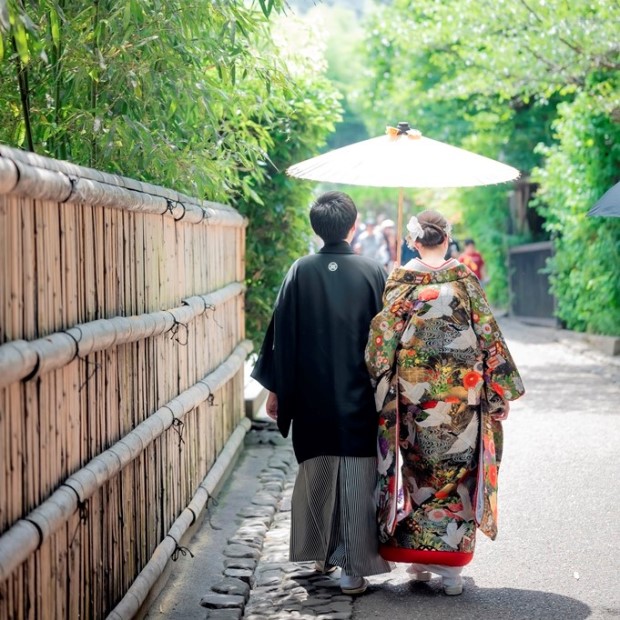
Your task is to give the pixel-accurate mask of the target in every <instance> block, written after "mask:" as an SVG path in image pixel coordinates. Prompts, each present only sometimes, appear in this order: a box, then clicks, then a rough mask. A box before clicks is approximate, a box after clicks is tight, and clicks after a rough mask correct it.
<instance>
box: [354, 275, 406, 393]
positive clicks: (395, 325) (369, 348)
mask: <svg viewBox="0 0 620 620" xmlns="http://www.w3.org/2000/svg"><path fill="white" fill-rule="evenodd" d="M410 292H411V287H410V286H407V285H402V284H397V283H394V282H391V281H390V280H388V282H387V285H386V288H385V293H384V296H383V309H382V310H381V311H380V312H379V313H378V314H377V315H376V316H375V317H374V318H373V319H372V321H371V323H370V333H369V336H368V343H367V345H366V351H365V360H366V366H367V368H368V372H369V374H370V378H371V379H372V381H373V384H374V385H375V386H376V385H377V383H379V381H380V380H381V379H382V378H383V377H385V376H386V375H390V374H392V373H393V371H394V368H395V366H396V351H397V349H398V346H399V345H400V338H401V336H402V334H403V331H404V329H405V326H406V323H407V321H408V318H409V315H410V313H411V309H412V308H413V304H412V303H411V301H409V300H408V299H407V297H408V293H410Z"/></svg>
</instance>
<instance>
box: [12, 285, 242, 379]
mask: <svg viewBox="0 0 620 620" xmlns="http://www.w3.org/2000/svg"><path fill="white" fill-rule="evenodd" d="M244 290H245V286H244V285H243V284H241V283H239V282H233V283H231V284H228V285H226V286H224V287H222V288H221V289H218V290H217V291H214V292H213V293H207V294H205V295H193V296H192V297H188V298H186V299H184V300H183V304H184V305H183V306H178V307H176V308H171V309H170V310H160V311H158V312H150V313H146V314H142V315H138V316H131V317H121V316H118V317H114V318H111V319H97V320H95V321H90V322H89V323H83V324H81V325H76V326H75V327H71V328H69V329H67V330H65V331H64V332H56V333H54V334H50V335H49V336H46V337H45V338H38V339H37V340H33V341H30V342H27V341H25V340H15V341H12V342H7V343H6V344H3V345H0V387H3V386H5V385H9V384H11V383H13V382H14V381H18V380H20V379H24V378H25V377H30V378H34V377H38V376H41V375H42V374H44V373H46V372H50V371H51V370H56V369H58V368H62V367H63V366H66V365H67V364H70V363H71V362H72V361H73V360H74V359H75V358H76V357H84V356H86V355H89V354H91V353H94V352H96V351H103V350H105V349H109V348H111V347H115V346H119V345H121V344H126V343H129V342H136V341H138V340H143V339H145V338H150V337H152V336H157V335H159V334H163V333H166V332H168V331H170V330H171V329H172V328H173V327H174V326H175V324H178V323H180V324H184V325H187V323H189V322H190V321H193V320H194V319H195V318H197V317H198V316H200V315H201V314H203V313H205V312H207V311H208V310H212V309H215V308H216V307H217V306H219V305H220V304H224V303H225V302H227V301H228V300H229V299H232V298H234V297H236V296H238V295H241V294H242V293H243V291H244Z"/></svg>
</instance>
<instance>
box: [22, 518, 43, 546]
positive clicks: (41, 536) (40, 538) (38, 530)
mask: <svg viewBox="0 0 620 620" xmlns="http://www.w3.org/2000/svg"><path fill="white" fill-rule="evenodd" d="M24 521H28V523H30V525H33V526H34V528H35V529H36V530H37V533H38V534H39V544H38V545H37V549H40V548H41V545H42V544H43V530H42V529H41V526H40V525H39V524H38V523H37V522H36V521H35V520H34V519H29V518H28V517H24Z"/></svg>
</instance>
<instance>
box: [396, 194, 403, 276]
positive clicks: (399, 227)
mask: <svg viewBox="0 0 620 620" xmlns="http://www.w3.org/2000/svg"><path fill="white" fill-rule="evenodd" d="M403 201H404V190H403V188H402V187H401V188H400V190H399V191H398V217H397V218H396V265H397V266H398V267H400V261H401V258H402V246H403Z"/></svg>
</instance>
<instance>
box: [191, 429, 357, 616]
mask: <svg viewBox="0 0 620 620" xmlns="http://www.w3.org/2000/svg"><path fill="white" fill-rule="evenodd" d="M275 434H277V430H276V429H275V425H271V424H267V423H265V424H263V425H262V427H261V425H260V424H259V425H255V429H254V430H253V431H252V433H251V434H250V435H249V436H248V442H249V443H250V444H252V443H263V444H265V443H271V442H272V439H273V435H275ZM273 443H275V442H273ZM278 443H279V442H278ZM296 473H297V464H296V462H295V457H294V455H293V451H292V449H291V447H290V445H286V446H278V448H277V449H275V448H274V449H273V453H272V456H271V457H270V458H269V460H268V462H267V466H266V467H265V468H264V469H263V470H262V471H261V472H260V473H259V474H258V479H259V481H260V487H259V490H258V491H257V493H256V495H255V496H254V497H253V498H252V500H251V503H250V504H249V505H248V506H247V507H246V508H244V509H242V510H241V511H239V513H238V516H239V517H241V518H242V521H241V524H240V526H239V528H238V530H237V531H236V533H235V534H234V536H232V537H231V538H229V539H228V545H227V547H226V548H225V549H224V551H223V553H224V555H225V556H226V559H225V560H224V567H225V570H224V575H223V578H222V580H221V581H219V582H218V583H216V584H214V585H213V586H212V587H211V590H212V592H211V593H209V594H206V595H205V596H203V597H202V599H201V601H200V604H201V605H202V606H203V607H206V608H208V610H209V611H208V613H207V618H209V619H211V620H239V619H240V618H245V619H246V620H267V619H269V620H274V619H278V620H287V619H289V618H290V619H292V618H304V619H311V618H316V619H317V620H348V619H349V618H351V615H352V598H351V597H350V596H345V595H343V594H342V593H341V592H340V588H339V585H338V573H336V576H335V577H329V576H324V575H321V574H317V573H316V572H315V571H314V570H313V566H312V565H311V564H293V563H290V562H289V561H288V546H289V532H290V510H291V494H292V491H293V485H294V481H295V475H296Z"/></svg>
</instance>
